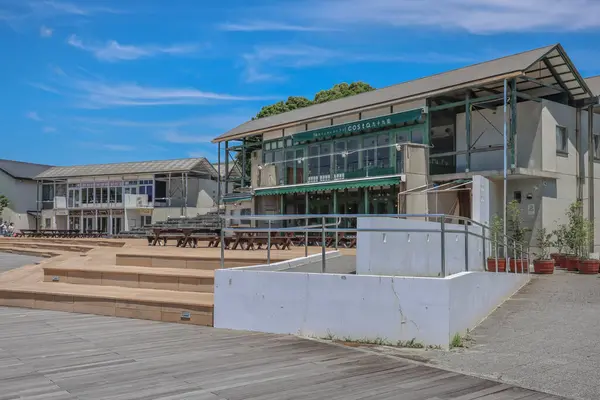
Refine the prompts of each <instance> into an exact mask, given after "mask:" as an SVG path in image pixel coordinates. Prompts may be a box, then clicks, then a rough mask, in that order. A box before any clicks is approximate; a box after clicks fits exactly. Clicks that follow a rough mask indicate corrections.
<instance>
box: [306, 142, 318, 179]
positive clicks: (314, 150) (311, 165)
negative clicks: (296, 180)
mask: <svg viewBox="0 0 600 400" xmlns="http://www.w3.org/2000/svg"><path fill="white" fill-rule="evenodd" d="M315 176H319V145H318V144H314V145H311V146H309V147H308V181H309V182H314V181H315V180H314V179H312V180H311V178H312V177H315Z"/></svg>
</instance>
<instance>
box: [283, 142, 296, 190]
mask: <svg viewBox="0 0 600 400" xmlns="http://www.w3.org/2000/svg"><path fill="white" fill-rule="evenodd" d="M295 158H296V157H295V154H294V151H293V150H288V151H286V152H285V183H286V184H287V185H290V184H292V183H295V180H294V167H295V166H296V160H295Z"/></svg>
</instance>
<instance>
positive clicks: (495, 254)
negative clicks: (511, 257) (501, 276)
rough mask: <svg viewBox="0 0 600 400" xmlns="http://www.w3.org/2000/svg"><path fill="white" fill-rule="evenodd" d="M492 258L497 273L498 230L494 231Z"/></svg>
mask: <svg viewBox="0 0 600 400" xmlns="http://www.w3.org/2000/svg"><path fill="white" fill-rule="evenodd" d="M494 238H495V239H494V247H495V248H496V249H495V251H494V259H495V260H496V273H498V232H494Z"/></svg>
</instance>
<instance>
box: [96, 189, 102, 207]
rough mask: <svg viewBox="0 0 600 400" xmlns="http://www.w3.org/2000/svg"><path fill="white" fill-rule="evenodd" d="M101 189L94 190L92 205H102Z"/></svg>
mask: <svg viewBox="0 0 600 400" xmlns="http://www.w3.org/2000/svg"><path fill="white" fill-rule="evenodd" d="M101 199H102V188H96V193H95V195H94V203H96V204H98V203H102V200H101Z"/></svg>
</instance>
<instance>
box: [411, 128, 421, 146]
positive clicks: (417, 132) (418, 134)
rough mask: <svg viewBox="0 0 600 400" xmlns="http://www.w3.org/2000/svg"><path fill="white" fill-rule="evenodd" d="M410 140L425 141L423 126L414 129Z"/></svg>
mask: <svg viewBox="0 0 600 400" xmlns="http://www.w3.org/2000/svg"><path fill="white" fill-rule="evenodd" d="M410 141H411V142H413V143H420V144H422V143H423V129H421V127H417V128H415V129H413V130H412V134H411V139H410Z"/></svg>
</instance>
